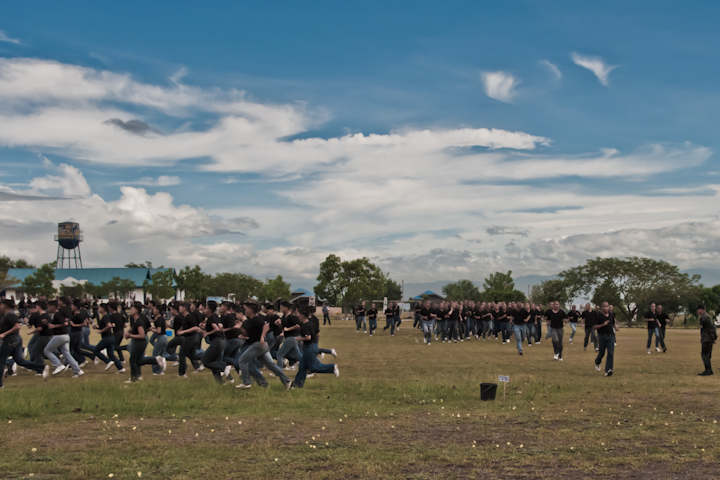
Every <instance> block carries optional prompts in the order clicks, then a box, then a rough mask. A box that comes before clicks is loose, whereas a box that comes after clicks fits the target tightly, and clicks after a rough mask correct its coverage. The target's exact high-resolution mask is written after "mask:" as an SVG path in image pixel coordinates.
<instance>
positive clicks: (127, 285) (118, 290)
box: [100, 277, 137, 300]
mask: <svg viewBox="0 0 720 480" xmlns="http://www.w3.org/2000/svg"><path fill="white" fill-rule="evenodd" d="M100 287H101V289H102V290H104V291H106V292H107V296H108V297H109V296H110V294H112V296H113V297H114V298H115V299H118V300H121V299H124V298H126V297H127V295H128V294H129V293H130V292H132V291H134V290H135V288H137V285H135V282H133V281H132V280H130V279H128V278H120V277H113V278H112V279H110V281H109V282H102V283H101V284H100Z"/></svg>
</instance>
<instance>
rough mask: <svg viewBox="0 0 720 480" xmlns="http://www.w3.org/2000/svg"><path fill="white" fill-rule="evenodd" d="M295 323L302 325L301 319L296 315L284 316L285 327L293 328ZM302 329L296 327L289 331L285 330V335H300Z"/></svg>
mask: <svg viewBox="0 0 720 480" xmlns="http://www.w3.org/2000/svg"><path fill="white" fill-rule="evenodd" d="M295 325H300V319H299V318H298V317H297V316H295V315H286V316H284V317H283V318H282V326H283V328H291V327H293V326H295ZM299 336H300V329H298V328H296V329H295V330H291V331H289V332H285V337H299Z"/></svg>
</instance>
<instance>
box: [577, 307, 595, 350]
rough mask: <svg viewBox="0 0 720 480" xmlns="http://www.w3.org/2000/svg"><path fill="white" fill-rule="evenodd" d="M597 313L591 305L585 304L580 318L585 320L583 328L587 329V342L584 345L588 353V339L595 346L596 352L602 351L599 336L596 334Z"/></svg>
mask: <svg viewBox="0 0 720 480" xmlns="http://www.w3.org/2000/svg"><path fill="white" fill-rule="evenodd" d="M595 316H596V315H595V311H594V310H593V309H592V306H591V305H590V304H589V303H586V304H585V310H583V312H582V314H580V317H581V318H582V320H583V327H584V328H585V342H584V343H583V350H584V351H587V346H588V339H590V340H591V341H592V343H593V345H594V346H595V351H596V352H598V351H600V348H599V346H598V339H597V334H596V333H595V329H594V328H593V327H594V326H595Z"/></svg>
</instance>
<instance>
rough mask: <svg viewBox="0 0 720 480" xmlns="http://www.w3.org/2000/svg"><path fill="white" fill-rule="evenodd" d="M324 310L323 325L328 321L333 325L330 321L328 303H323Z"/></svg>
mask: <svg viewBox="0 0 720 480" xmlns="http://www.w3.org/2000/svg"><path fill="white" fill-rule="evenodd" d="M322 312H323V325H325V322H327V324H328V325H332V323H330V309H329V308H328V306H327V305H323V308H322Z"/></svg>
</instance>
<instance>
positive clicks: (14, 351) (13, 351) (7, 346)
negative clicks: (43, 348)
mask: <svg viewBox="0 0 720 480" xmlns="http://www.w3.org/2000/svg"><path fill="white" fill-rule="evenodd" d="M8 357H12V359H13V360H15V363H17V364H18V365H20V366H21V367H23V368H27V369H30V370H34V371H35V372H36V373H42V371H43V370H44V369H45V363H33V362H28V361H27V360H25V358H23V354H22V338H21V337H20V335H9V336H7V337H5V339H4V340H3V341H2V345H0V387H1V386H2V384H3V383H2V382H3V377H4V376H5V369H6V368H7V365H6V364H5V361H6V360H7V359H8Z"/></svg>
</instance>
